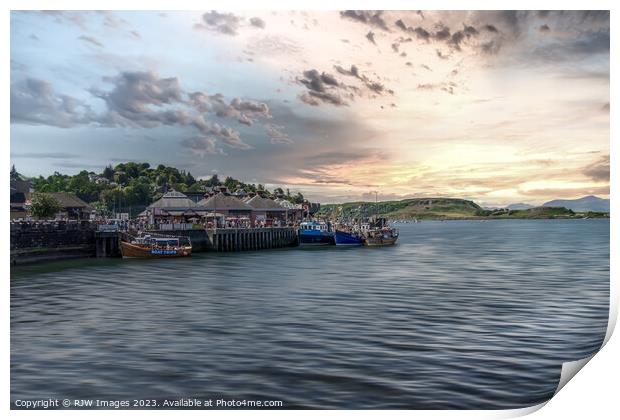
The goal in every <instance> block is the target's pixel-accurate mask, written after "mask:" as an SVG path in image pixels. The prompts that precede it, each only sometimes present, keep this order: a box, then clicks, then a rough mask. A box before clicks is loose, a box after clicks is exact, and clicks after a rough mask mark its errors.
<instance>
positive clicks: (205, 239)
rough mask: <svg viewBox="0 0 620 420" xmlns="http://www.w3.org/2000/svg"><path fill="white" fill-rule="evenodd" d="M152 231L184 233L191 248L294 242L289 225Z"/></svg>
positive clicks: (229, 248) (254, 246)
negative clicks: (190, 242)
mask: <svg viewBox="0 0 620 420" xmlns="http://www.w3.org/2000/svg"><path fill="white" fill-rule="evenodd" d="M147 232H148V233H150V234H152V235H160V234H165V235H166V236H187V237H189V238H190V240H191V241H192V251H193V252H237V251H252V250H259V249H271V248H284V247H289V246H295V245H297V231H296V229H295V228H292V227H270V228H255V229H232V228H226V229H206V230H205V229H192V230H166V231H165V232H162V231H156V230H151V231H147Z"/></svg>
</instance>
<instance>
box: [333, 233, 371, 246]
mask: <svg viewBox="0 0 620 420" xmlns="http://www.w3.org/2000/svg"><path fill="white" fill-rule="evenodd" d="M334 239H335V241H336V246H362V243H363V241H364V238H363V237H362V235H361V234H359V233H355V232H349V231H346V230H340V229H336V235H335V236H334Z"/></svg>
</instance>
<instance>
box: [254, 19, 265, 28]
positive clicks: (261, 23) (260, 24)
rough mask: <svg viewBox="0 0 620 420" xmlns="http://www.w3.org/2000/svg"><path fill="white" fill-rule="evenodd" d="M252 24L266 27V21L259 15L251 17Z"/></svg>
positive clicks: (257, 26)
mask: <svg viewBox="0 0 620 420" xmlns="http://www.w3.org/2000/svg"><path fill="white" fill-rule="evenodd" d="M250 25H252V26H254V27H256V28H261V29H265V21H264V20H262V19H261V18H259V17H253V18H250Z"/></svg>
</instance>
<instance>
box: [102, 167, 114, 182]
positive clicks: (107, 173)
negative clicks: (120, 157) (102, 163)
mask: <svg viewBox="0 0 620 420" xmlns="http://www.w3.org/2000/svg"><path fill="white" fill-rule="evenodd" d="M101 176H103V177H104V178H106V179H108V180H109V181H113V180H114V168H112V165H108V166H106V167H105V168H104V169H103V172H102V173H101Z"/></svg>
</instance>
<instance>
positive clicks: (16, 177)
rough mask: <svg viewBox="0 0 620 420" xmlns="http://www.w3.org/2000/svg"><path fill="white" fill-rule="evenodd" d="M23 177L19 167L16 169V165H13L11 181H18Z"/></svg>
mask: <svg viewBox="0 0 620 420" xmlns="http://www.w3.org/2000/svg"><path fill="white" fill-rule="evenodd" d="M20 178H21V176H20V175H19V172H17V169H15V165H11V181H18V180H19V179H20Z"/></svg>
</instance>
